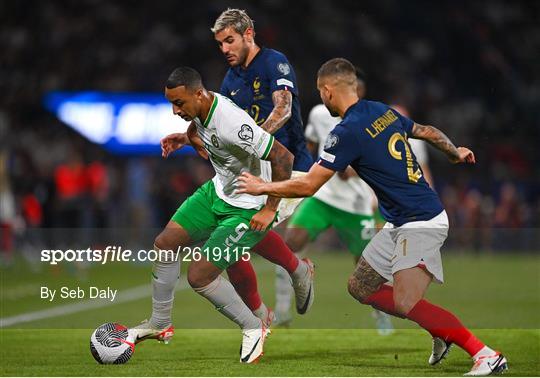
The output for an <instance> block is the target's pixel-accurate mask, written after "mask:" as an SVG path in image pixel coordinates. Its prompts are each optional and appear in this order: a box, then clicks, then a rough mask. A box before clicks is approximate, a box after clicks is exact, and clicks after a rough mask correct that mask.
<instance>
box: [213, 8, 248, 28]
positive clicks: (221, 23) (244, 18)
mask: <svg viewBox="0 0 540 378" xmlns="http://www.w3.org/2000/svg"><path fill="white" fill-rule="evenodd" d="M228 27H232V28H233V29H234V31H235V32H237V33H239V34H244V32H245V31H246V30H247V29H249V28H251V29H253V30H255V28H254V27H253V20H252V19H251V18H250V17H249V16H248V14H247V12H246V11H245V10H242V9H231V8H229V9H227V10H226V11H223V13H221V14H220V15H219V17H218V18H217V20H216V22H215V23H214V26H213V27H212V28H210V30H211V31H212V33H214V34H216V33H219V32H220V31H222V30H223V29H226V28H228Z"/></svg>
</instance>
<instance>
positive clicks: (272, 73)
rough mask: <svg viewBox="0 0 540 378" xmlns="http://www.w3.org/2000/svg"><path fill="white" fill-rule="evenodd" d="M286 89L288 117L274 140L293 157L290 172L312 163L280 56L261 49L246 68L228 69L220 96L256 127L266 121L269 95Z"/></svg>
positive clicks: (292, 77) (291, 78) (289, 73)
mask: <svg viewBox="0 0 540 378" xmlns="http://www.w3.org/2000/svg"><path fill="white" fill-rule="evenodd" d="M277 90H287V91H290V92H291V93H292V95H293V96H292V97H293V102H292V114H291V118H290V119H289V120H288V121H287V123H285V125H283V127H281V129H279V130H278V131H277V132H276V133H275V134H274V137H275V138H276V139H277V140H278V141H279V142H280V143H281V144H283V145H284V146H285V147H286V148H287V149H288V150H289V151H291V152H292V154H293V155H294V165H293V169H294V170H296V171H304V172H306V171H308V170H309V168H310V167H311V165H312V164H313V160H312V158H311V155H310V154H309V152H308V150H307V147H306V140H305V137H304V128H303V126H302V115H301V114H300V102H299V101H298V86H297V84H296V74H295V73H294V70H293V68H292V66H291V65H290V64H289V61H288V60H287V58H286V57H285V55H283V54H282V53H280V52H278V51H276V50H272V49H267V48H264V47H263V48H261V50H260V51H259V52H258V53H257V55H256V56H255V58H253V60H252V61H251V62H250V64H249V66H248V67H247V68H246V69H244V68H242V67H240V66H236V67H231V68H229V70H228V71H227V74H226V75H225V78H224V79H223V83H222V84H221V94H222V95H224V96H227V97H228V98H230V99H231V100H232V101H233V102H234V103H235V104H236V105H238V106H239V107H241V108H242V109H244V110H245V111H246V112H248V113H249V115H251V117H252V118H253V119H254V120H255V122H256V123H257V124H258V125H261V124H263V123H264V121H266V119H267V118H268V116H269V115H270V113H271V112H272V110H273V109H274V103H273V102H272V93H273V92H275V91H277Z"/></svg>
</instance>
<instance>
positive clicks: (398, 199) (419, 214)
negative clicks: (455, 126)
mask: <svg viewBox="0 0 540 378" xmlns="http://www.w3.org/2000/svg"><path fill="white" fill-rule="evenodd" d="M413 125H414V122H413V121H411V120H410V119H408V118H406V117H404V116H402V115H401V114H399V113H398V112H397V111H395V110H393V109H392V108H390V107H389V106H388V105H385V104H383V103H380V102H373V101H366V100H362V101H359V102H357V103H356V104H354V105H352V106H351V107H350V108H349V109H347V111H346V112H345V114H344V117H343V120H342V121H341V122H340V123H339V124H338V125H337V126H336V127H335V128H334V130H332V132H331V133H330V134H329V135H328V138H327V140H326V142H325V146H324V151H323V153H322V154H321V157H320V159H319V161H318V163H319V164H320V165H322V166H323V167H326V168H329V169H332V170H334V171H342V170H344V169H345V168H347V166H348V165H350V166H351V167H352V168H354V170H355V171H356V172H357V173H358V175H359V176H360V177H361V178H362V179H363V180H364V181H365V182H367V183H368V184H369V186H371V188H372V189H373V190H374V191H375V194H376V195H377V198H378V199H379V209H380V210H381V214H382V216H383V217H384V219H386V221H388V222H390V223H392V224H394V225H395V226H398V227H399V226H401V225H403V224H404V223H407V222H414V221H422V220H429V219H431V218H433V217H435V216H436V215H438V214H439V213H441V212H442V211H443V206H442V204H441V201H440V200H439V196H438V195H437V193H435V192H434V191H433V190H432V189H431V188H430V187H429V185H428V183H427V182H426V180H425V179H424V176H423V174H422V170H421V168H420V166H419V165H418V163H417V162H416V157H415V156H414V153H413V152H412V149H411V147H410V145H409V143H408V141H407V137H408V136H409V135H411V132H412V127H413Z"/></svg>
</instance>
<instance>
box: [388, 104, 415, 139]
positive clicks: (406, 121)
mask: <svg viewBox="0 0 540 378" xmlns="http://www.w3.org/2000/svg"><path fill="white" fill-rule="evenodd" d="M392 111H393V112H394V113H395V114H396V116H397V117H398V119H399V121H400V122H401V125H402V126H403V130H404V131H405V132H406V133H407V135H409V136H410V135H412V129H413V126H414V122H413V121H412V120H411V119H410V118H407V117H405V116H404V115H401V113H400V112H398V111H397V110H395V109H392Z"/></svg>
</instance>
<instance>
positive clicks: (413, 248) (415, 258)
mask: <svg viewBox="0 0 540 378" xmlns="http://www.w3.org/2000/svg"><path fill="white" fill-rule="evenodd" d="M447 236H448V217H447V215H446V211H444V210H443V211H442V212H441V213H440V214H439V215H437V216H436V217H434V218H432V219H430V220H427V221H418V222H409V223H405V224H403V225H402V226H400V227H395V226H394V225H393V224H391V223H386V224H385V225H384V228H383V229H382V230H380V231H379V232H378V233H377V234H376V235H375V237H374V238H373V239H371V241H370V242H369V244H368V245H367V247H366V249H365V250H364V252H363V253H362V256H363V257H364V259H366V261H367V262H368V264H369V265H371V267H372V268H373V269H375V271H376V272H377V273H379V274H380V275H381V276H382V277H384V278H385V279H387V280H388V281H389V282H393V274H394V273H396V272H399V271H400V270H404V269H409V268H413V267H415V266H420V267H422V268H424V269H426V270H427V271H428V272H429V273H431V274H432V275H433V281H434V282H437V283H443V281H444V279H443V267H442V261H441V251H440V248H441V246H442V245H443V243H444V241H445V240H446V237H447Z"/></svg>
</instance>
